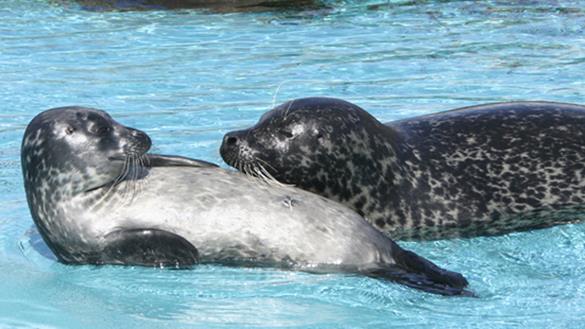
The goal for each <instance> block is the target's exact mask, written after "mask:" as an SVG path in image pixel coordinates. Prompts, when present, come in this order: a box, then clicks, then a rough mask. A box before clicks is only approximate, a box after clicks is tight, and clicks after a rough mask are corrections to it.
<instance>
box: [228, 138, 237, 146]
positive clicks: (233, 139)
mask: <svg viewBox="0 0 585 329" xmlns="http://www.w3.org/2000/svg"><path fill="white" fill-rule="evenodd" d="M225 142H226V144H227V145H228V146H234V145H236V143H237V142H238V139H237V138H236V137H233V136H229V137H228V138H227V139H226V140H225Z"/></svg>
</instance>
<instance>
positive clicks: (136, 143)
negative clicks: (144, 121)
mask: <svg viewBox="0 0 585 329" xmlns="http://www.w3.org/2000/svg"><path fill="white" fill-rule="evenodd" d="M128 135H129V139H130V143H129V144H128V149H127V152H129V153H138V154H143V153H146V152H147V151H148V150H149V149H150V147H151V146H152V140H151V139H150V137H149V136H148V135H147V134H146V133H145V132H143V131H140V130H138V129H134V128H128Z"/></svg>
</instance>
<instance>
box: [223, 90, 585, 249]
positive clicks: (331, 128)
mask: <svg viewBox="0 0 585 329" xmlns="http://www.w3.org/2000/svg"><path fill="white" fill-rule="evenodd" d="M221 154H222V157H223V159H224V160H225V161H226V162H227V163H228V164H230V165H232V166H235V167H238V168H256V169H255V171H258V172H262V173H263V174H264V175H271V176H273V177H274V178H276V179H277V180H279V181H281V182H284V183H288V184H294V185H296V186H298V187H301V188H303V189H306V190H309V191H312V192H315V193H318V194H320V195H323V196H326V197H329V198H332V199H334V200H336V201H339V202H341V203H344V204H346V205H348V206H350V207H351V208H353V209H355V210H356V211H357V212H358V213H360V214H362V215H364V216H365V217H366V218H367V220H369V221H370V222H371V223H373V224H374V225H375V226H376V227H377V228H378V229H380V230H381V231H383V232H385V233H387V234H388V235H389V236H390V237H392V238H394V239H437V238H447V237H459V236H461V237H470V236H477V235H493V234H502V233H506V232H510V231H515V230H526V229H532V228H540V227H548V226H551V225H555V224H559V223H570V222H574V221H577V220H581V219H583V218H584V217H585V216H584V215H585V212H583V210H584V209H585V207H584V205H585V107H583V106H579V105H572V104H561V103H549V102H512V103H499V104H487V105H480V106H473V107H467V108H461V109H456V110H452V111H447V112H441V113H436V114H431V115H424V116H420V117H415V118H412V119H406V120H399V121H394V122H390V123H387V124H385V125H384V124H382V123H380V122H379V121H378V120H376V119H375V118H374V117H372V116H371V115H370V114H368V113H367V112H366V111H364V110H363V109H361V108H359V107H358V106H356V105H354V104H351V103H349V102H346V101H343V100H338V99H331V98H305V99H297V100H293V101H290V102H287V103H285V104H282V105H280V106H278V107H276V108H274V109H273V110H271V111H269V112H268V113H266V114H264V115H263V116H262V117H261V118H260V121H259V122H258V123H257V124H256V125H255V126H254V127H252V128H250V129H246V130H241V131H236V132H230V133H228V134H226V135H225V137H224V141H223V144H222V146H221Z"/></svg>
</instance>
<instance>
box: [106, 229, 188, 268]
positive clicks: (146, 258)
mask: <svg viewBox="0 0 585 329" xmlns="http://www.w3.org/2000/svg"><path fill="white" fill-rule="evenodd" d="M104 239H105V241H104V242H105V244H106V246H105V247H104V249H103V250H102V253H101V255H100V259H101V261H100V263H103V264H118V265H140V266H157V267H173V268H184V267H189V266H192V265H195V264H196V263H197V261H198V259H199V253H198V252H197V248H195V247H194V246H193V245H192V244H191V243H189V241H187V240H185V239H184V238H182V237H180V236H178V235H176V234H173V233H170V232H167V231H163V230H157V229H128V230H120V231H114V232H111V233H108V235H106V236H105V237H104Z"/></svg>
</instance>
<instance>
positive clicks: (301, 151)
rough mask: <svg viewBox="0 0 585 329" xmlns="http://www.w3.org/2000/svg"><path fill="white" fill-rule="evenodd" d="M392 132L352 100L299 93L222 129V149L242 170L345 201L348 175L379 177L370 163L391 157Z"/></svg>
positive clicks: (350, 177) (224, 155) (347, 196)
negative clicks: (241, 125)
mask: <svg viewBox="0 0 585 329" xmlns="http://www.w3.org/2000/svg"><path fill="white" fill-rule="evenodd" d="M391 133H392V132H391V131H389V129H388V128H387V127H384V126H383V125H382V124H381V123H380V122H379V121H378V120H376V119H375V118H374V117H372V116H371V115H370V114H368V113H367V112H366V111H364V110H363V109H361V108H360V107H358V106H357V105H354V104H352V103H349V102H346V101H343V100H339V99H333V98H303V99H297V100H293V101H289V102H287V103H284V104H282V105H280V106H278V107H276V108H274V109H272V110H271V111H269V112H267V113H266V114H264V115H263V116H262V117H261V118H260V121H259V122H258V123H257V124H256V125H255V126H253V127H251V128H250V129H246V130H240V131H234V132H230V133H228V134H226V135H225V137H224V139H223V144H222V146H221V150H220V152H221V155H222V157H223V159H224V160H225V161H226V162H227V163H228V164H229V165H231V166H234V167H236V168H237V169H240V170H242V171H244V172H249V173H250V172H251V173H252V174H258V175H262V174H267V173H268V174H270V175H272V176H273V177H274V178H276V179H277V180H279V181H281V182H284V183H288V184H295V185H297V186H299V187H302V188H304V189H308V190H311V191H313V192H317V193H320V194H324V195H326V196H334V197H335V198H336V199H338V200H347V199H349V198H350V197H351V195H355V193H352V191H350V189H351V186H348V185H349V182H350V181H351V180H352V179H358V178H359V179H379V177H369V175H368V172H370V173H374V172H379V171H377V170H373V168H370V167H371V166H375V165H378V164H379V163H383V162H380V161H376V160H379V159H386V160H391V159H388V157H392V150H390V149H389V147H390V146H389V145H388V143H386V142H385V140H388V139H392V138H391V137H392V136H390V138H387V137H388V136H387V134H391ZM379 134H386V136H385V137H384V138H379V137H381V136H377V135H379ZM386 162H390V161H386ZM378 176H379V175H378ZM354 185H357V184H354ZM362 185H363V184H362Z"/></svg>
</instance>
